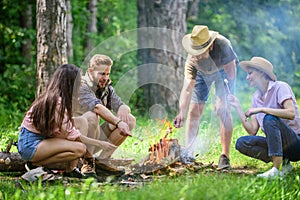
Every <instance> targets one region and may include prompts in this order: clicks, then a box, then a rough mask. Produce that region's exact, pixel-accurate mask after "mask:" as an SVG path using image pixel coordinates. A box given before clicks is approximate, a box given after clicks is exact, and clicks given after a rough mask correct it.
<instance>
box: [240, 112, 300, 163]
mask: <svg viewBox="0 0 300 200" xmlns="http://www.w3.org/2000/svg"><path fill="white" fill-rule="evenodd" d="M263 127H264V132H265V134H266V137H262V136H242V137H240V138H239V139H238V140H237V141H236V146H235V148H236V149H237V150H238V151H239V152H241V153H242V154H244V155H247V156H250V157H252V158H257V159H259V160H262V161H264V162H270V161H272V159H271V157H272V156H282V157H283V159H288V160H290V161H298V160H300V137H299V136H298V135H297V134H296V133H295V132H294V131H293V130H292V129H291V128H290V127H289V126H287V125H286V124H285V123H284V122H283V121H282V120H281V119H280V118H279V117H275V116H273V115H266V116H265V117H264V120H263Z"/></svg>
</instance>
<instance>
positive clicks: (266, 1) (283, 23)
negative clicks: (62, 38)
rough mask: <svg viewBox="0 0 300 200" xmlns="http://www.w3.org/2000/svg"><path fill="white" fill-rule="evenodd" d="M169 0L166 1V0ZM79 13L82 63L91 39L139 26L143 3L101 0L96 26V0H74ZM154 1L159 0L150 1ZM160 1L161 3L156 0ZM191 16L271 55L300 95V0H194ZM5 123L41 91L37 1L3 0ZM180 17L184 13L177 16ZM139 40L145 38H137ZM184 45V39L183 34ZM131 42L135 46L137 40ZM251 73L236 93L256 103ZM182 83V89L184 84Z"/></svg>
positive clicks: (76, 33) (115, 74) (121, 60)
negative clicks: (91, 25) (249, 81)
mask: <svg viewBox="0 0 300 200" xmlns="http://www.w3.org/2000/svg"><path fill="white" fill-rule="evenodd" d="M161 1H162V2H163V1H164V0H161ZM66 2H70V4H71V11H68V12H69V14H71V15H72V19H73V31H72V47H73V54H71V53H69V54H68V62H69V63H74V64H76V65H77V66H80V67H81V66H82V65H83V63H84V60H85V58H86V57H87V54H88V52H89V51H90V48H91V47H90V46H89V45H90V44H94V45H93V46H94V47H95V46H97V45H98V44H101V43H102V42H103V41H107V40H108V39H109V38H111V37H114V36H118V35H120V34H122V33H123V32H126V31H130V30H135V29H137V28H139V27H138V23H137V21H138V2H137V1H134V0H130V1H127V0H118V1H114V0H99V1H97V7H96V11H95V12H94V14H95V15H96V18H97V24H96V29H95V30H94V31H88V30H90V29H88V27H89V22H90V20H89V19H90V16H91V15H92V14H93V13H91V9H90V8H89V6H88V5H89V2H90V1H88V0H83V1H75V0H71V1H66ZM150 2H152V1H150ZM153 2H160V1H154V0H153ZM187 3H188V4H187V10H186V11H187V13H186V19H185V20H186V23H187V30H186V32H190V31H191V29H192V27H193V26H194V25H195V24H205V25H207V26H209V28H210V29H211V30H215V31H218V32H219V33H221V34H223V35H224V36H226V37H228V38H229V39H230V40H231V42H232V45H233V47H234V49H235V51H236V53H237V55H238V57H239V59H240V60H245V59H250V58H251V57H252V56H263V57H266V58H267V59H269V60H270V61H271V62H272V63H273V65H274V67H275V73H276V74H277V76H278V79H279V80H283V81H286V82H288V83H289V84H290V85H291V86H292V87H293V90H294V92H295V94H296V97H298V98H299V97H300V79H299V77H300V56H299V54H300V40H299V38H300V37H299V36H300V33H299V29H300V3H299V1H298V0H285V1H275V0H252V1H242V0H236V1H228V0H205V1H204V0H203V1H202V0H198V1H188V2H187ZM0 7H1V8H0V9H1V16H0V37H1V39H0V126H1V127H5V126H6V125H7V124H10V125H11V124H12V123H13V124H14V123H15V125H19V123H20V121H21V119H22V116H23V114H24V112H25V110H26V109H27V108H28V106H29V105H30V104H31V102H32V101H33V100H34V98H35V92H36V16H35V13H36V10H35V9H36V1H34V0H27V1H19V0H2V1H1V2H0ZM173 16H174V17H176V13H175V14H174V15H173ZM136 42H138V41H136ZM178 43H179V44H181V40H180V41H178ZM122 45H125V46H126V45H127V46H128V48H129V47H130V45H132V44H130V43H129V44H126V43H125V44H122ZM137 54H138V51H137V50H134V51H130V52H128V53H126V54H125V55H122V56H115V57H114V62H115V64H114V66H115V67H114V68H113V69H112V70H113V71H112V75H111V78H112V80H119V79H120V78H121V77H122V75H123V74H124V73H126V72H128V71H130V70H131V69H133V68H135V67H136V66H138V65H139V64H140V61H139V59H138V56H137ZM245 76H246V74H245V73H244V72H242V71H241V70H238V81H237V89H236V94H237V95H239V96H240V97H241V98H244V99H247V102H249V94H250V93H251V90H252V89H250V88H249V87H248V84H247V83H246V81H244V80H245ZM178 90H180V88H178ZM145 98H146V97H145V95H144V93H143V91H142V90H140V89H137V90H136V91H135V93H134V94H133V95H132V97H131V99H130V106H131V107H132V108H134V109H132V110H133V112H135V114H137V115H145V113H147V112H148V108H147V107H145V105H144V102H145V101H147V99H145Z"/></svg>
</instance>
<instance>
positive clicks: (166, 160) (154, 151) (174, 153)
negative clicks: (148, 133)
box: [131, 126, 180, 174]
mask: <svg viewBox="0 0 300 200" xmlns="http://www.w3.org/2000/svg"><path fill="white" fill-rule="evenodd" d="M172 132H173V131H172V127H171V126H169V128H168V130H167V133H166V134H165V135H164V137H163V138H161V139H160V140H159V142H157V143H156V144H151V145H150V147H149V154H148V156H146V157H145V158H144V159H143V160H142V161H141V162H140V163H139V164H136V165H133V166H131V170H132V172H133V173H143V174H149V173H153V172H154V171H157V170H158V169H161V168H164V167H166V166H169V165H171V164H173V163H175V162H177V161H178V160H179V159H180V145H179V143H178V140H177V139H169V138H167V137H168V135H169V134H171V133H172Z"/></svg>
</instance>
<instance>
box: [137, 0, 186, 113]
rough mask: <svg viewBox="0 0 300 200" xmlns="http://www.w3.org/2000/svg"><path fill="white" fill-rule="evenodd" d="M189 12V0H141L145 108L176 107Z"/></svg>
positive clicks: (140, 72) (141, 80)
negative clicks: (183, 41) (182, 42)
mask: <svg viewBox="0 0 300 200" xmlns="http://www.w3.org/2000/svg"><path fill="white" fill-rule="evenodd" d="M186 13H187V0H138V27H139V32H138V46H139V48H138V59H139V61H140V63H141V64H142V65H140V67H139V69H138V81H139V86H140V87H141V88H143V90H144V95H145V98H146V102H145V104H146V109H148V108H150V110H151V108H152V106H155V105H159V106H160V109H162V107H163V111H167V112H170V111H175V110H177V104H178V100H179V94H180V90H181V87H182V81H183V64H184V58H185V57H183V53H184V51H183V48H182V45H181V40H182V37H183V35H184V33H185V31H186V21H185V20H186ZM161 106H162V107H161ZM157 117H159V118H161V117H164V116H157Z"/></svg>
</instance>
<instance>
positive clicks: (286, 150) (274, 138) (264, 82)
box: [228, 57, 300, 178]
mask: <svg viewBox="0 0 300 200" xmlns="http://www.w3.org/2000/svg"><path fill="white" fill-rule="evenodd" d="M240 66H241V68H242V69H244V70H245V71H246V72H247V80H248V81H249V82H250V85H251V86H252V87H256V88H257V91H256V92H255V93H254V94H253V96H252V107H251V108H249V109H248V110H247V111H246V112H245V113H244V112H243V111H242V108H241V105H240V103H239V100H238V99H237V98H236V97H235V96H233V95H230V96H229V98H228V100H229V102H230V104H231V105H232V106H233V107H234V108H235V109H236V111H237V113H238V115H239V118H240V120H241V122H242V124H243V126H244V128H245V129H246V131H247V132H248V133H249V134H250V136H242V137H240V138H239V139H238V140H237V142H236V149H237V150H238V151H240V152H241V153H243V154H245V155H247V156H250V157H253V158H257V159H260V160H262V161H264V162H270V161H272V162H273V167H272V169H270V170H269V171H267V172H265V173H262V174H259V175H258V176H259V177H264V178H270V177H274V176H282V175H285V174H286V173H288V172H290V171H291V170H292V169H293V167H292V165H291V164H290V161H298V160H300V137H299V136H298V134H300V118H299V111H298V106H297V103H296V99H295V96H294V93H293V91H292V89H291V87H290V86H289V85H288V84H287V83H285V82H282V81H277V78H276V76H275V74H274V73H273V65H272V64H271V63H270V62H269V61H268V60H266V59H264V58H262V57H253V58H252V59H251V60H250V61H242V62H240ZM259 128H261V130H262V131H263V132H264V133H265V135H266V137H262V136H256V134H257V132H258V130H259ZM281 165H282V171H280V170H279V169H280V166H281Z"/></svg>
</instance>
